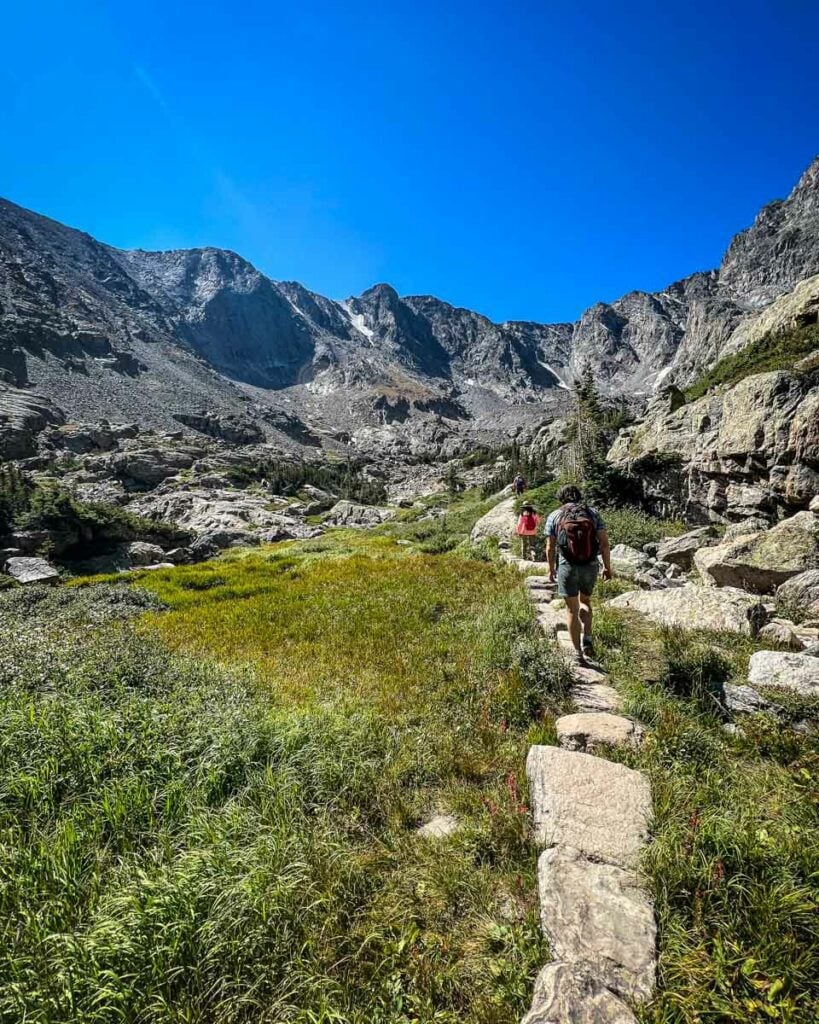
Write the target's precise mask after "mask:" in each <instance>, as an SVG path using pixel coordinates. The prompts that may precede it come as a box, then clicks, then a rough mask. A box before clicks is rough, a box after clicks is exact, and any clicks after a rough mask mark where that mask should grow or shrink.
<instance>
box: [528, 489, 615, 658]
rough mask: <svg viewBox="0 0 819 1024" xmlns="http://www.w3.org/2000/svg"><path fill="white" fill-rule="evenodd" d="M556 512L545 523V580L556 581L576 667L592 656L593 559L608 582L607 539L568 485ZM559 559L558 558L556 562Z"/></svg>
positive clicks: (598, 520)
mask: <svg viewBox="0 0 819 1024" xmlns="http://www.w3.org/2000/svg"><path fill="white" fill-rule="evenodd" d="M557 500H558V501H559V502H560V508H557V509H555V510H554V512H552V514H551V515H550V516H549V518H548V519H547V520H546V526H545V527H544V531H543V532H544V533H545V535H546V537H547V538H548V548H547V552H548V558H549V579H551V580H554V579H555V578H556V579H557V593H558V596H559V597H562V598H563V600H564V601H565V602H566V608H567V610H568V622H569V635H570V636H571V638H572V643H573V644H574V649H575V657H576V658H577V662H578V664H579V665H585V664H586V656H587V655H589V656H591V655H593V654H594V645H593V642H592V607H591V595H592V591H593V590H594V585H595V583H596V582H597V574H598V572H599V566H598V562H597V556H598V555H600V556H601V557H602V559H603V579H604V580H610V579H611V560H610V552H609V535H608V533H607V532H606V524H605V523H604V522H603V520H602V518H601V517H600V515H599V514H598V513H597V512H596V511H595V510H594V509H593V508H591V506H589V505H586V504H585V503H584V501H583V495H582V494H581V493H580V490H579V489H578V488H577V487H574V486H572V485H569V486H566V487H561V489H560V490H559V491H558V492H557ZM558 556H559V558H558Z"/></svg>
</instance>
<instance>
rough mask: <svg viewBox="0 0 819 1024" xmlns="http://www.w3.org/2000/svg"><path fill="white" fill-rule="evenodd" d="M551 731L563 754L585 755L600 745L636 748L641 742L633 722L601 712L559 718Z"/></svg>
mask: <svg viewBox="0 0 819 1024" xmlns="http://www.w3.org/2000/svg"><path fill="white" fill-rule="evenodd" d="M555 729H556V730H557V740H558V743H559V744H560V746H561V747H563V749H564V750H582V751H586V752H587V753H591V752H592V751H593V750H594V748H595V747H596V746H599V745H600V744H601V743H602V744H611V745H612V746H616V745H617V744H619V743H628V744H630V745H631V746H637V745H638V744H639V743H640V741H641V740H642V738H643V730H642V728H641V726H639V725H638V724H637V723H636V722H633V721H632V720H631V719H630V718H623V716H622V715H612V714H610V713H608V712H605V711H601V712H586V713H582V712H581V713H580V714H575V715H563V716H562V717H561V718H558V720H557V722H555Z"/></svg>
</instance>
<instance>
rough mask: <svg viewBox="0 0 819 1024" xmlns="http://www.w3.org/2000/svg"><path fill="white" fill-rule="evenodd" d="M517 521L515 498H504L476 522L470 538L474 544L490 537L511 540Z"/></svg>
mask: <svg viewBox="0 0 819 1024" xmlns="http://www.w3.org/2000/svg"><path fill="white" fill-rule="evenodd" d="M515 523H516V519H515V499H514V497H512V498H504V499H503V500H502V501H499V502H498V503H497V505H495V506H494V507H493V508H490V510H489V511H488V512H487V513H486V515H483V516H481V518H480V519H479V520H478V521H477V522H476V523H475V525H474V526H473V527H472V533H471V534H470V540H471V541H472V543H473V544H479V543H480V542H481V541H482V540H490V539H494V540H498V541H507V542H508V541H511V540H512V538H513V537H514V536H515ZM547 582H548V581H547Z"/></svg>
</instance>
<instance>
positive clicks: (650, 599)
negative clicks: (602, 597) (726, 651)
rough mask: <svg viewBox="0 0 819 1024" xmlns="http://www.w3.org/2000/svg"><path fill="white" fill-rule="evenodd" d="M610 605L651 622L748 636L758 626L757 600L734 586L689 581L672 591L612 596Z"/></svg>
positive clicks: (636, 592) (649, 591)
mask: <svg viewBox="0 0 819 1024" xmlns="http://www.w3.org/2000/svg"><path fill="white" fill-rule="evenodd" d="M611 606H612V607H613V608H625V609H630V610H632V611H637V612H641V613H642V614H643V615H645V616H646V617H647V618H649V619H651V620H652V621H653V622H657V623H659V624H660V625H664V626H676V627H679V628H680V629H709V630H716V631H723V630H726V631H728V632H733V633H745V634H747V635H749V636H750V635H752V634H754V633H755V632H756V629H757V627H758V626H759V625H761V622H760V619H759V615H758V613H759V611H760V610H762V606H761V605H760V603H759V599H758V598H757V597H755V596H754V595H753V594H749V593H747V592H746V591H744V590H738V589H736V588H734V587H722V588H720V589H717V588H712V587H703V586H698V585H697V584H693V583H688V584H686V585H685V586H683V587H677V588H676V589H674V590H632V591H629V592H628V593H627V594H621V595H620V596H619V597H615V598H614V599H613V600H612V601H611Z"/></svg>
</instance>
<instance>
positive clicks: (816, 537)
mask: <svg viewBox="0 0 819 1024" xmlns="http://www.w3.org/2000/svg"><path fill="white" fill-rule="evenodd" d="M694 563H695V565H696V566H697V569H698V570H699V573H700V575H701V576H702V578H703V580H704V581H705V582H706V583H708V584H711V585H717V586H728V587H741V588H742V589H744V590H750V591H753V592H754V593H758V594H765V593H769V592H771V591H773V590H774V589H775V588H776V587H777V586H779V585H780V584H781V583H784V582H785V580H787V579H790V578H791V577H792V576H797V575H798V574H800V573H802V572H804V570H806V569H819V517H817V516H815V515H814V514H813V513H812V512H799V513H797V514H796V515H795V516H791V517H790V518H789V519H785V520H783V521H782V522H781V523H777V525H776V526H773V527H771V529H770V530H766V531H765V532H764V533H757V534H752V535H750V536H746V537H737V538H736V539H734V540H733V541H729V542H728V543H727V544H718V545H717V546H716V547H713V548H705V549H704V550H702V551H699V552H698V553H697V554H696V556H695V557H694Z"/></svg>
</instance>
